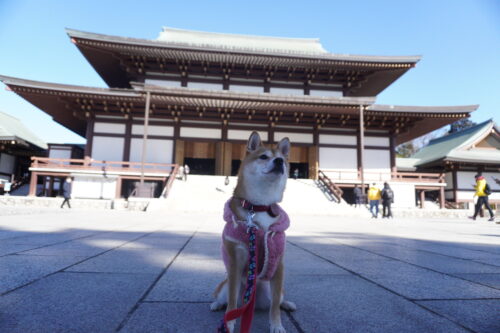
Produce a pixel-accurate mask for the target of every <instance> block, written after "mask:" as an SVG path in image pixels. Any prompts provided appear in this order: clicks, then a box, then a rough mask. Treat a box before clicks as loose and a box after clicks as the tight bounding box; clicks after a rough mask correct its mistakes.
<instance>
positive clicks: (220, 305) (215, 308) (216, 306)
mask: <svg viewBox="0 0 500 333" xmlns="http://www.w3.org/2000/svg"><path fill="white" fill-rule="evenodd" d="M225 306H226V304H224V303H219V302H217V301H214V302H213V303H212V304H210V311H220V310H222V309H224V307H225Z"/></svg>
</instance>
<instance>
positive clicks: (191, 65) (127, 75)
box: [66, 28, 421, 96]
mask: <svg viewBox="0 0 500 333" xmlns="http://www.w3.org/2000/svg"><path fill="white" fill-rule="evenodd" d="M66 31H67V33H68V35H69V37H70V38H71V41H72V42H73V43H75V45H76V46H77V47H78V48H79V50H80V51H81V52H82V54H83V55H84V56H85V57H86V58H87V60H88V61H89V62H90V64H91V65H92V66H93V67H94V68H95V70H96V71H97V72H98V73H99V75H100V76H101V77H102V78H103V80H104V81H105V82H106V83H107V84H108V85H109V86H110V87H116V88H130V87H131V85H130V82H132V81H136V82H141V81H144V79H145V77H152V76H155V75H156V76H161V75H165V74H167V75H178V76H179V77H180V78H183V79H188V78H189V77H190V76H200V75H203V76H206V77H218V78H220V79H222V80H225V81H227V82H230V81H231V80H242V79H250V80H260V82H262V83H263V84H270V85H272V84H273V83H274V82H283V81H286V82H288V83H291V84H302V85H311V86H314V85H332V86H337V87H340V89H341V90H342V92H343V95H344V96H376V95H377V94H379V93H380V92H381V91H382V90H384V89H385V88H386V87H388V86H389V85H390V84H391V83H393V82H394V81H395V80H397V79H398V78H399V77H400V76H401V75H403V74H404V73H405V72H406V71H408V70H409V69H410V68H412V67H414V66H415V64H416V63H417V62H418V61H419V60H420V58H421V57H420V56H365V55H350V54H335V53H329V52H327V51H326V50H325V49H324V48H323V46H322V45H321V43H320V42H319V40H318V39H301V38H276V37H262V36H245V35H234V34H219V33H209V32H197V31H189V30H181V29H172V28H164V29H163V31H162V32H161V33H160V35H159V37H158V39H156V40H149V39H139V38H128V37H118V36H109V35H103V34H95V33H89V32H83V31H77V30H72V29H66Z"/></svg>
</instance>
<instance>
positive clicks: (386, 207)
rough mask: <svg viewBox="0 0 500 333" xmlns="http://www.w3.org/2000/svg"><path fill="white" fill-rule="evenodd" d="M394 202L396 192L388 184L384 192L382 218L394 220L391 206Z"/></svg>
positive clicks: (385, 185) (385, 184)
mask: <svg viewBox="0 0 500 333" xmlns="http://www.w3.org/2000/svg"><path fill="white" fill-rule="evenodd" d="M393 202H394V192H393V191H392V189H391V187H390V186H389V184H388V183H387V182H385V183H384V189H383V190H382V218H384V217H387V218H389V217H390V218H392V211H391V204H392V203H393Z"/></svg>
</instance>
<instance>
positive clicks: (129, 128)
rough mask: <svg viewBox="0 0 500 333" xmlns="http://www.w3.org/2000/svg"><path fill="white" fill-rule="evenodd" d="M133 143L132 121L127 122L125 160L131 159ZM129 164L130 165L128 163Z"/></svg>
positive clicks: (124, 147)
mask: <svg viewBox="0 0 500 333" xmlns="http://www.w3.org/2000/svg"><path fill="white" fill-rule="evenodd" d="M131 143H132V121H131V120H130V119H129V120H128V121H127V122H126V124H125V144H124V145H123V161H125V162H128V161H130V144H131ZM127 166H128V165H127Z"/></svg>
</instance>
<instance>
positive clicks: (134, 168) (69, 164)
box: [31, 156, 178, 174]
mask: <svg viewBox="0 0 500 333" xmlns="http://www.w3.org/2000/svg"><path fill="white" fill-rule="evenodd" d="M31 160H32V163H31V167H32V168H41V169H53V168H58V169H67V170H68V171H70V170H89V171H90V170H92V171H102V172H141V170H142V168H143V164H142V163H141V162H125V161H98V160H94V159H90V158H85V159H69V158H49V157H35V156H33V157H31ZM176 167H177V168H178V165H177V164H166V163H165V164H164V163H144V172H145V173H167V174H170V173H172V172H174V170H175V168H176ZM176 172H177V171H176Z"/></svg>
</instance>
